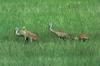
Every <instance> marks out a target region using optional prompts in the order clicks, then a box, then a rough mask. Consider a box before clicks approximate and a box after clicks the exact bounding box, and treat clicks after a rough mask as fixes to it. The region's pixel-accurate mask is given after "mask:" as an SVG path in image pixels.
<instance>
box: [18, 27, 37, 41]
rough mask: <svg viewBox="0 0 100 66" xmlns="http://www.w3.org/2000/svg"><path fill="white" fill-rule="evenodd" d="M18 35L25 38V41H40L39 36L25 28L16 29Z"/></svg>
mask: <svg viewBox="0 0 100 66" xmlns="http://www.w3.org/2000/svg"><path fill="white" fill-rule="evenodd" d="M16 35H17V36H23V37H24V38H25V40H28V39H29V40H30V41H31V42H32V41H35V40H38V36H37V35H36V34H34V33H32V32H30V31H28V30H26V28H25V27H23V28H22V29H18V28H16Z"/></svg>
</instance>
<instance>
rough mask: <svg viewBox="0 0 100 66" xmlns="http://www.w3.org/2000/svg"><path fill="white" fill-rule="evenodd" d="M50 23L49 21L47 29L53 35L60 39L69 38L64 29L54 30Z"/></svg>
mask: <svg viewBox="0 0 100 66" xmlns="http://www.w3.org/2000/svg"><path fill="white" fill-rule="evenodd" d="M52 26H53V25H52V23H49V30H50V31H51V32H52V33H54V34H55V35H57V36H58V37H59V38H61V39H69V38H70V35H69V34H68V33H65V32H64V31H56V30H53V29H52Z"/></svg>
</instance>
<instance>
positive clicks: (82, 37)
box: [74, 34, 89, 41]
mask: <svg viewBox="0 0 100 66" xmlns="http://www.w3.org/2000/svg"><path fill="white" fill-rule="evenodd" d="M74 40H80V41H86V40H89V37H88V36H87V35H86V34H80V35H79V36H75V37H74Z"/></svg>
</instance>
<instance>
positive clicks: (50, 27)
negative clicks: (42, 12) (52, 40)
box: [49, 25, 55, 33]
mask: <svg viewBox="0 0 100 66" xmlns="http://www.w3.org/2000/svg"><path fill="white" fill-rule="evenodd" d="M49 30H50V31H51V32H53V33H55V31H54V30H53V29H52V25H49Z"/></svg>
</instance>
